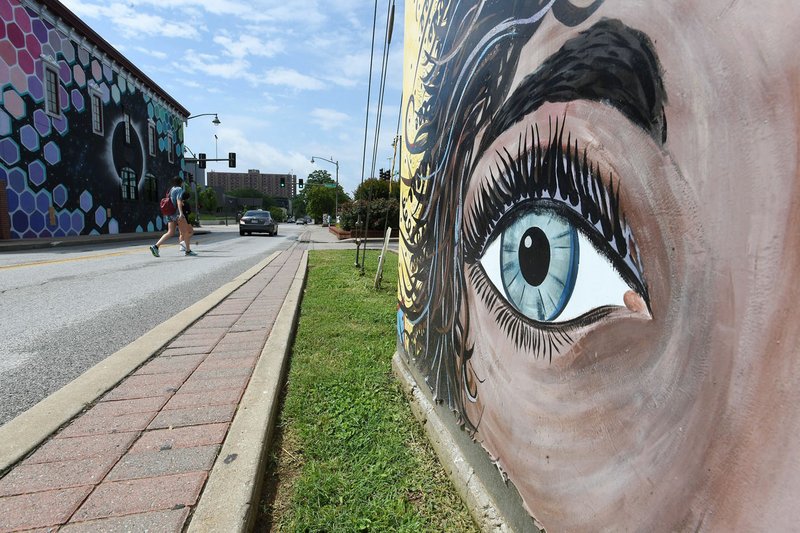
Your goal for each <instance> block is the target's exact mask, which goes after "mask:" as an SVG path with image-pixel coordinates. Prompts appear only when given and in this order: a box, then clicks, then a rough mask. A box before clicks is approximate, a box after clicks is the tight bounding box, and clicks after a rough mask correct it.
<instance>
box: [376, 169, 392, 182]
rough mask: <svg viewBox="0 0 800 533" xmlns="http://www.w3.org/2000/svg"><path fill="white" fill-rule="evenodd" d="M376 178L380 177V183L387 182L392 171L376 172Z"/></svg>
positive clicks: (382, 170) (381, 170)
mask: <svg viewBox="0 0 800 533" xmlns="http://www.w3.org/2000/svg"><path fill="white" fill-rule="evenodd" d="M378 176H379V177H380V179H381V180H382V181H389V180H390V179H391V176H392V171H391V170H384V169H380V171H378Z"/></svg>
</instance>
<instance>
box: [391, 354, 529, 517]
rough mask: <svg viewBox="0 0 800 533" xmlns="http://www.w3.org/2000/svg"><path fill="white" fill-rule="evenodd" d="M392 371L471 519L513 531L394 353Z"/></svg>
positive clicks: (401, 359)
mask: <svg viewBox="0 0 800 533" xmlns="http://www.w3.org/2000/svg"><path fill="white" fill-rule="evenodd" d="M392 370H393V371H394V375H395V377H396V378H397V380H398V381H399V382H400V385H401V387H402V388H403V392H405V394H406V397H407V398H408V401H409V405H410V406H411V411H412V412H413V413H414V416H415V417H416V418H417V420H418V421H419V423H420V424H422V426H423V427H424V428H425V433H426V434H427V435H428V440H429V441H430V442H431V445H432V446H433V448H434V450H435V451H436V455H438V456H439V461H440V462H441V464H442V466H443V467H444V469H445V471H446V472H447V476H448V477H449V478H450V480H451V481H452V482H453V485H454V486H455V488H456V491H457V492H458V494H459V495H460V496H461V499H462V500H464V503H465V504H466V506H467V508H468V509H469V512H470V514H471V515H472V519H473V520H475V523H476V524H477V525H478V527H480V528H481V530H482V531H514V529H513V528H512V527H511V526H510V525H509V524H508V522H507V521H506V520H505V518H504V517H503V516H502V515H501V514H500V512H499V511H498V510H497V509H498V506H497V504H496V503H495V502H494V499H493V498H492V496H491V495H490V493H489V491H488V490H487V488H486V487H485V486H484V485H483V483H482V482H481V480H480V479H479V477H478V476H477V475H475V472H474V470H473V468H472V467H471V466H470V464H469V461H468V460H467V458H466V457H464V455H463V454H462V453H461V449H460V448H459V446H458V444H457V443H456V442H455V441H454V440H453V438H452V436H451V435H450V431H449V430H448V429H447V426H446V425H445V424H444V422H443V421H442V420H441V419H440V418H439V415H438V414H437V412H436V410H435V409H434V406H433V404H432V403H431V402H430V400H429V399H428V397H427V396H426V395H425V394H423V392H422V391H421V390H420V389H419V387H418V386H417V382H416V380H415V379H414V377H413V376H412V374H411V371H410V370H409V369H408V366H407V364H406V361H405V359H404V358H403V357H402V356H401V355H400V354H399V353H397V352H395V354H394V357H392Z"/></svg>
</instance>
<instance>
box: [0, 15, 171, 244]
mask: <svg viewBox="0 0 800 533" xmlns="http://www.w3.org/2000/svg"><path fill="white" fill-rule="evenodd" d="M66 26H67V27H68V26H69V24H68V23H67V24H66ZM69 31H70V30H69V29H68V28H67V29H65V28H64V27H62V26H61V25H59V27H58V28H55V27H53V26H52V25H50V24H49V23H46V22H44V21H43V20H42V19H41V18H40V15H39V14H37V13H36V12H35V11H34V10H32V9H29V8H26V7H24V6H23V5H20V2H19V1H18V0H0V104H2V107H0V179H6V182H7V186H6V196H7V201H8V202H7V205H8V213H9V216H10V218H11V222H12V227H11V231H12V236H13V237H15V238H27V237H37V236H38V237H44V236H65V235H77V234H84V233H88V234H100V233H103V232H104V231H103V229H105V232H108V233H118V232H119V231H120V229H121V227H122V226H123V224H128V226H127V227H128V228H135V229H133V230H131V229H128V230H126V231H137V232H142V231H145V228H146V229H147V230H148V231H153V230H156V229H157V230H161V229H163V227H164V223H163V217H161V216H159V215H158V214H157V206H156V203H155V202H148V203H147V204H142V205H139V206H136V207H135V208H133V209H129V208H127V207H126V208H125V209H123V210H122V212H126V213H134V214H133V215H128V214H126V215H125V216H124V217H123V218H111V217H109V216H108V213H110V212H111V208H113V209H114V210H115V211H116V212H120V211H118V207H119V204H118V202H120V201H122V202H130V201H131V200H121V199H120V198H119V196H118V195H117V193H115V192H114V186H112V187H111V188H109V184H108V181H107V180H108V179H109V178H110V176H116V170H115V167H113V166H112V164H111V163H110V158H109V159H108V160H109V168H108V170H110V172H106V170H105V169H104V170H103V171H101V172H98V173H96V174H94V173H93V172H92V169H91V167H89V168H88V169H87V167H86V166H82V163H84V162H85V161H87V157H86V156H87V152H86V150H89V151H90V153H89V154H88V155H89V157H88V160H94V159H98V160H102V159H103V158H105V156H104V155H100V154H105V152H103V151H101V150H100V149H99V146H98V144H99V142H98V140H97V138H96V137H93V138H91V142H89V143H87V144H81V143H80V142H78V143H76V142H75V140H73V139H72V137H71V136H70V137H67V134H68V133H69V132H70V127H69V126H70V121H73V124H81V125H83V124H91V123H92V122H91V119H92V117H90V116H87V115H86V113H91V106H90V105H88V104H89V102H90V101H91V100H90V96H91V94H93V93H92V92H90V90H89V87H88V86H87V84H91V85H93V87H92V89H93V90H97V91H99V94H100V95H101V97H102V98H101V100H102V102H103V109H102V111H103V114H104V115H107V118H106V120H105V124H106V125H108V124H109V120H117V119H118V118H119V116H120V113H121V109H120V108H121V106H122V105H125V106H128V105H131V106H132V107H130V108H128V109H131V110H133V112H134V113H135V114H136V119H135V120H136V122H135V124H137V126H136V127H137V128H139V127H142V125H144V127H146V120H147V118H149V119H152V120H153V122H155V124H156V126H157V128H158V131H159V136H158V137H159V144H160V145H161V147H162V148H161V152H163V151H164V150H166V149H167V148H168V147H169V144H168V143H167V142H166V136H167V133H168V132H170V133H171V134H172V135H173V138H175V139H177V140H178V142H176V143H172V146H173V147H174V148H175V150H176V153H177V154H178V156H179V157H178V160H177V161H175V162H174V163H172V164H170V165H165V161H163V159H164V157H165V154H163V153H159V154H157V156H156V157H158V158H162V160H161V161H156V163H158V164H157V165H155V166H149V168H150V169H152V170H155V171H156V172H158V168H159V166H164V167H165V168H168V169H169V170H168V172H169V173H173V172H180V169H184V168H185V166H184V164H183V159H182V157H181V154H182V152H181V149H182V147H181V144H180V143H181V142H182V139H183V131H182V128H181V125H180V123H181V117H180V116H178V114H177V113H176V112H175V111H172V110H171V109H168V107H167V106H166V105H165V102H164V101H163V100H162V99H161V98H160V97H159V96H156V95H155V94H154V93H153V92H149V91H143V90H138V89H139V87H138V84H139V83H140V81H141V80H137V79H135V78H131V77H129V76H128V75H120V73H118V72H116V71H115V70H114V69H113V68H112V67H111V64H110V63H107V62H106V61H104V60H101V59H100V58H99V57H96V54H98V48H97V47H96V46H91V45H92V43H91V39H90V42H89V45H90V46H91V48H89V49H87V48H85V46H87V45H86V44H85V43H78V42H76V41H73V40H72V39H73V38H71V37H69V36H68V34H67V32H69ZM101 44H102V43H101ZM43 56H44V57H47V58H50V59H49V60H48V62H50V61H54V62H55V65H54V66H56V68H57V72H58V76H57V81H58V86H57V90H58V101H59V104H60V105H59V107H60V109H58V110H55V114H49V113H47V112H46V111H45V99H46V95H45V87H44V83H43V79H44V69H43V66H44V64H45V62H44V61H42V59H41V58H42V57H43ZM50 64H52V63H50ZM90 80H94V81H90ZM144 81H147V80H144ZM132 95H136V100H133V99H132V98H131V97H132ZM78 114H84V115H83V116H82V117H76V115H78ZM75 120H78V122H74V121H75ZM137 131H138V129H137ZM54 133H57V134H58V135H60V136H61V137H62V138H63V140H54V138H53V134H54ZM87 134H88V135H94V134H93V133H92V132H91V129H89V131H88V132H87V131H86V129H84V128H81V129H80V131H77V130H76V133H74V135H76V136H78V138H79V139H83V136H85V135H87ZM101 137H102V138H104V139H106V141H105V142H109V138H108V136H107V135H102V134H101ZM108 147H109V148H111V146H110V142H109V145H108ZM81 150H83V152H81ZM114 150H115V151H114V152H113V153H114V157H116V154H117V152H116V149H114ZM62 151H63V153H62ZM92 151H93V152H92ZM66 154H69V158H72V157H78V158H80V159H78V160H76V161H73V160H71V159H70V161H69V162H67V161H66V159H65V158H66V157H67V156H66ZM65 163H67V165H68V166H69V168H67V167H66V166H65ZM151 163H152V161H151V160H149V156H146V160H145V164H146V165H150V164H151ZM87 174H88V176H87ZM106 176H108V177H106ZM87 178H89V179H87ZM61 180H63V182H60V181H61ZM95 184H97V185H95ZM95 186H97V188H96V189H95V188H94V187H95ZM70 190H72V191H74V192H72V193H70ZM78 191H80V194H78ZM120 192H121V191H120ZM101 200H102V204H104V205H99V204H100V203H101ZM135 201H137V202H140V203H142V200H141V199H137V200H135ZM95 202H97V204H96V203H95ZM53 214H54V215H55V216H54V219H53V218H52V217H53Z"/></svg>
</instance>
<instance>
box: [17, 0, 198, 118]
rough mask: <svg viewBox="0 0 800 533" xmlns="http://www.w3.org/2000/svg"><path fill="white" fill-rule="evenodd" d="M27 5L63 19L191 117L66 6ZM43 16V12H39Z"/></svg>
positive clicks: (43, 1)
mask: <svg viewBox="0 0 800 533" xmlns="http://www.w3.org/2000/svg"><path fill="white" fill-rule="evenodd" d="M25 3H26V4H33V3H37V4H40V5H42V6H44V7H46V8H47V9H48V10H50V11H51V12H52V13H53V14H54V15H55V16H56V17H58V18H60V19H62V20H63V21H64V22H65V23H66V24H67V25H69V26H71V27H72V28H74V29H75V31H76V32H78V33H79V34H81V35H82V36H83V37H84V38H86V39H87V40H89V41H90V42H92V43H94V44H95V45H96V46H97V48H98V49H100V50H101V51H102V52H104V53H105V54H106V55H108V57H109V58H111V59H112V60H113V61H115V62H117V63H119V65H120V66H122V67H123V68H124V69H125V70H127V71H128V72H130V73H131V74H132V75H134V76H136V77H137V78H139V80H140V81H142V82H143V83H145V84H146V85H147V86H148V87H150V88H151V89H152V90H153V92H154V93H156V94H157V95H158V96H160V97H161V98H163V99H164V100H165V101H166V102H167V103H168V104H169V105H171V106H172V107H174V108H175V110H176V111H177V112H178V114H180V115H182V117H183V120H184V121H185V120H186V119H187V118H188V117H189V115H190V114H191V113H190V112H189V110H188V109H186V108H185V107H183V106H182V105H181V104H179V103H178V101H177V100H175V99H174V98H173V97H172V96H170V95H169V93H167V91H165V90H164V89H162V88H161V86H159V85H158V84H157V83H156V82H154V81H153V80H152V79H151V78H150V77H149V76H148V75H147V74H145V73H144V72H142V71H141V69H139V67H137V66H136V65H134V64H133V63H132V62H131V61H130V60H129V59H128V58H126V57H125V56H124V55H122V53H120V52H119V51H118V50H117V49H116V48H114V47H113V46H111V44H110V43H109V42H108V41H106V40H105V39H103V38H102V37H101V36H100V34H98V33H97V32H96V31H94V30H93V29H92V28H90V27H89V25H88V24H86V23H85V22H83V20H81V19H80V18H79V17H78V16H77V15H76V14H75V13H73V12H72V11H70V10H69V9H68V8H67V7H66V6H65V5H64V4H62V3H61V2H59V1H58V0H38V1H36V2H31V1H28V2H25ZM39 13H40V14H41V10H39Z"/></svg>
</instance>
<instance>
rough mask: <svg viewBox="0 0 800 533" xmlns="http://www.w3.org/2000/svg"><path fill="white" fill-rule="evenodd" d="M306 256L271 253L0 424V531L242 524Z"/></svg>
mask: <svg viewBox="0 0 800 533" xmlns="http://www.w3.org/2000/svg"><path fill="white" fill-rule="evenodd" d="M306 264H307V253H306V252H304V251H303V250H302V248H301V247H300V246H293V247H292V248H291V249H289V250H286V251H283V252H276V253H275V254H273V255H272V256H270V258H268V259H266V260H265V261H263V262H262V263H261V264H260V265H257V266H256V267H254V268H253V269H251V270H250V271H248V272H247V273H245V274H243V275H242V276H240V277H239V278H237V279H236V280H234V281H232V282H231V283H229V284H227V285H226V286H224V287H222V288H220V289H219V290H218V291H216V292H215V293H213V294H212V295H210V296H209V297H208V298H206V299H204V300H202V301H200V302H198V303H197V304H195V305H193V306H192V307H190V308H189V309H186V310H184V311H182V312H181V313H179V314H178V315H176V316H175V317H174V318H173V319H170V321H168V322H167V323H165V324H163V325H162V326H159V327H157V328H155V329H154V330H152V331H151V332H149V333H148V334H146V335H145V336H143V337H142V338H141V339H139V340H138V341H136V342H134V343H132V344H131V345H129V346H128V347H126V348H123V350H120V352H117V353H116V354H113V355H112V356H110V357H109V358H108V359H107V360H105V361H103V362H102V363H100V364H98V365H97V366H96V367H94V368H92V369H90V370H89V371H88V372H87V373H86V374H84V375H83V376H81V377H79V378H78V379H76V380H75V381H73V382H72V383H70V384H69V385H67V386H66V387H64V388H63V389H61V390H60V391H57V392H56V393H54V394H53V395H52V396H50V397H49V398H47V399H45V400H43V401H42V402H40V404H37V405H36V406H34V407H33V408H31V409H30V410H28V411H27V412H25V413H23V414H22V415H20V416H19V417H17V418H16V419H14V420H12V421H10V422H8V423H7V424H6V425H4V426H3V427H0V532H10V531H28V530H34V531H61V532H68V533H75V532H81V531H146V530H148V531H175V532H180V531H184V530H185V529H187V528H188V531H225V532H228V531H246V530H248V527H249V525H250V524H251V521H252V519H253V515H254V513H255V505H256V504H257V501H255V500H254V498H257V495H258V492H259V491H258V488H259V487H257V483H258V479H259V478H260V474H261V472H262V470H263V461H264V456H265V453H266V449H267V446H268V443H269V439H270V437H271V426H272V423H273V421H274V417H275V414H276V411H277V403H278V395H279V391H280V387H281V384H282V381H283V373H284V371H285V362H286V359H287V357H288V353H289V348H290V346H291V340H292V336H293V332H294V325H295V319H296V314H297V310H298V307H299V301H300V295H301V292H302V288H303V284H304V281H305V273H306Z"/></svg>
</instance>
